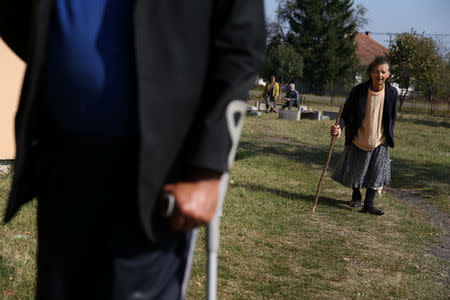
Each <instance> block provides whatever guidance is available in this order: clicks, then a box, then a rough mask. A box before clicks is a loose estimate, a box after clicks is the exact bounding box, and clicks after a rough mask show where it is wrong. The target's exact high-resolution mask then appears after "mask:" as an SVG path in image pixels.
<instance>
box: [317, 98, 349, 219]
mask: <svg viewBox="0 0 450 300" xmlns="http://www.w3.org/2000/svg"><path fill="white" fill-rule="evenodd" d="M343 108H344V106H343V105H341V108H340V109H339V113H338V115H337V117H336V123H334V125H339V120H340V119H341V114H342V109H343ZM335 139H336V135H333V136H332V137H331V142H330V149H329V150H328V157H327V162H326V164H325V168H323V172H322V176H320V180H319V184H318V185H317V192H316V198H314V205H313V207H312V210H311V211H312V212H314V211H315V210H316V206H317V200H319V194H320V188H321V187H322V182H323V178H324V177H325V174H326V173H327V169H328V164H329V163H330V158H331V152H333V144H334V140H335Z"/></svg>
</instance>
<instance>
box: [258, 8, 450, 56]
mask: <svg viewBox="0 0 450 300" xmlns="http://www.w3.org/2000/svg"><path fill="white" fill-rule="evenodd" d="M358 3H359V4H362V5H364V6H365V7H366V8H367V13H366V18H367V20H368V24H367V25H366V26H364V28H363V29H362V30H361V31H370V32H372V38H373V39H375V40H376V41H377V42H379V43H381V44H383V45H384V46H386V47H388V45H389V35H386V34H379V33H398V32H409V31H410V30H411V28H414V29H415V30H416V31H417V32H418V33H422V32H424V33H426V34H448V35H447V36H432V37H433V38H435V39H437V40H438V43H441V44H442V45H443V46H444V47H446V48H447V51H450V0H354V4H355V6H356V4H358ZM264 6H265V10H266V17H268V18H269V19H274V18H275V11H276V9H277V7H278V1H277V0H264Z"/></svg>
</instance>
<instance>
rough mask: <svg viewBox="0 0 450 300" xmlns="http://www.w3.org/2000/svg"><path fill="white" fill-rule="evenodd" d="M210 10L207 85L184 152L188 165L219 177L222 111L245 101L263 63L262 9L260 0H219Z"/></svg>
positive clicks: (224, 149)
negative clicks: (211, 171) (233, 103)
mask: <svg viewBox="0 0 450 300" xmlns="http://www.w3.org/2000/svg"><path fill="white" fill-rule="evenodd" d="M214 11H215V12H214V14H213V29H212V30H213V32H212V37H211V39H212V40H211V55H210V59H209V70H208V76H207V79H206V80H207V82H206V84H205V91H204V93H203V97H202V100H201V105H200V109H199V111H198V113H197V115H196V120H195V122H194V126H193V129H192V130H191V134H190V135H189V137H188V139H187V140H188V143H187V147H186V148H184V150H183V151H186V152H187V156H185V159H184V161H185V162H186V163H187V164H189V165H192V166H195V167H201V168H207V169H212V170H215V171H219V172H224V171H227V170H228V163H227V159H228V153H229V151H230V147H231V139H230V136H229V132H228V129H227V123H226V119H225V110H226V108H227V105H228V104H229V103H230V102H231V101H232V100H243V99H247V97H248V90H249V88H250V86H251V84H252V83H253V81H254V80H255V78H256V77H255V76H256V73H257V72H258V71H259V69H260V67H261V66H262V63H263V62H264V54H265V28H264V9H263V2H262V1H260V0H233V1H230V0H221V1H216V3H215V10H214ZM211 98H213V100H212V101H211Z"/></svg>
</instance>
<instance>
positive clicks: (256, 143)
mask: <svg viewBox="0 0 450 300" xmlns="http://www.w3.org/2000/svg"><path fill="white" fill-rule="evenodd" d="M310 105H312V106H313V108H314V109H327V110H335V111H336V110H337V107H334V106H329V105H323V104H321V103H317V104H315V103H311V104H310ZM332 123H333V121H320V122H319V121H310V120H301V121H299V122H293V121H285V120H278V119H276V115H275V114H271V115H266V114H263V116H262V117H259V118H256V117H249V118H247V120H246V124H245V126H244V130H243V135H242V139H241V143H240V147H239V149H238V153H237V157H236V163H235V167H234V169H233V172H232V175H231V179H232V183H231V184H230V186H229V190H228V195H227V199H226V202H225V204H224V209H223V217H222V223H221V248H220V252H219V282H218V285H219V286H218V289H219V298H220V299H448V298H449V297H450V294H449V292H448V286H445V280H446V276H448V273H447V272H448V268H449V262H445V261H442V260H440V259H438V258H436V257H434V256H432V255H431V254H429V249H430V248H432V247H435V246H437V235H438V234H439V233H440V232H439V231H438V229H437V228H435V227H434V226H432V225H431V223H430V220H429V216H427V215H426V214H424V213H423V212H422V211H421V210H420V209H418V208H417V207H415V206H412V205H410V204H407V203H404V202H403V201H401V200H399V199H396V198H395V197H394V196H393V195H390V194H388V193H386V192H383V194H382V196H381V197H380V196H377V198H376V199H375V201H376V202H375V203H376V205H377V206H379V207H381V208H383V209H384V210H385V212H386V214H385V215H384V216H382V217H376V216H372V215H366V214H361V213H358V209H350V208H349V207H348V206H347V205H346V202H347V201H348V200H349V198H350V196H351V193H350V191H349V189H347V188H344V187H342V186H340V185H338V184H336V183H335V182H333V181H332V180H330V178H329V176H327V177H326V178H325V180H324V184H323V186H322V192H321V197H320V198H319V204H318V207H317V209H316V213H314V214H313V213H311V211H310V210H311V207H312V201H313V199H314V195H315V191H316V188H317V182H318V180H319V177H320V174H321V172H322V168H323V164H324V163H325V159H326V156H327V151H328V146H329V141H330V137H329V134H328V130H329V127H330V125H331V124H332ZM449 133H450V130H449V124H448V123H446V122H445V120H444V119H442V118H437V117H428V116H418V115H412V114H400V115H399V120H398V122H397V127H396V137H397V139H396V148H395V149H393V150H392V152H391V156H392V177H393V187H400V188H405V189H411V190H414V191H416V192H418V193H420V195H421V196H423V197H424V198H426V199H427V200H428V201H429V202H430V203H432V204H433V205H435V206H437V207H439V209H441V210H444V211H446V212H447V213H448V211H449V207H450V199H449V198H450V197H449V190H450V189H449V180H448V177H449V175H450V174H449V171H448V170H449V168H450V143H449V137H448V136H449ZM343 142H344V141H343V138H341V139H339V140H337V142H336V144H335V150H334V153H333V155H332V159H331V163H330V167H329V172H328V173H331V172H332V171H333V169H334V167H335V166H336V164H337V162H338V159H339V157H340V155H341V153H342V150H343V147H344V146H343ZM9 181H10V178H9V177H8V176H3V177H1V178H0V209H1V210H2V211H3V210H4V206H5V203H6V197H7V192H8V189H9ZM35 209H36V206H35V203H34V202H33V203H30V204H29V205H27V206H26V207H25V208H24V209H22V211H21V212H20V214H19V215H18V217H16V218H15V219H14V220H13V222H12V223H10V224H8V225H0V299H30V298H31V297H32V295H33V290H34V270H35V269H34V268H35V263H34V256H35V252H36V251H35V247H36V233H35V231H36V225H35V220H34V218H35ZM24 233H29V238H28V239H18V238H16V237H15V236H16V235H17V234H24ZM204 244H205V241H204V231H203V230H201V232H200V237H199V243H198V246H197V250H196V256H195V260H194V265H193V272H192V276H191V281H190V285H189V292H188V299H202V298H204V294H205V250H204Z"/></svg>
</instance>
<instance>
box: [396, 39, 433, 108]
mask: <svg viewBox="0 0 450 300" xmlns="http://www.w3.org/2000/svg"><path fill="white" fill-rule="evenodd" d="M389 58H390V60H391V63H392V65H393V70H392V75H393V81H394V82H397V83H398V84H399V86H400V87H401V88H404V89H405V91H404V93H403V94H402V95H401V96H400V109H401V107H402V105H403V102H404V100H405V96H406V93H407V91H408V89H409V88H410V87H411V85H412V86H414V88H415V89H416V90H418V91H420V92H422V93H423V94H424V96H425V97H426V98H427V99H428V102H429V104H430V111H429V112H430V113H432V102H433V97H434V96H436V95H437V92H438V84H437V81H438V75H439V72H438V68H439V63H440V58H439V55H438V51H437V49H436V44H435V42H434V41H433V39H432V38H429V37H426V36H425V35H424V34H417V33H416V32H415V31H414V30H411V32H409V33H401V34H397V36H396V38H395V41H394V42H393V43H392V44H391V45H390V50H389Z"/></svg>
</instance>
